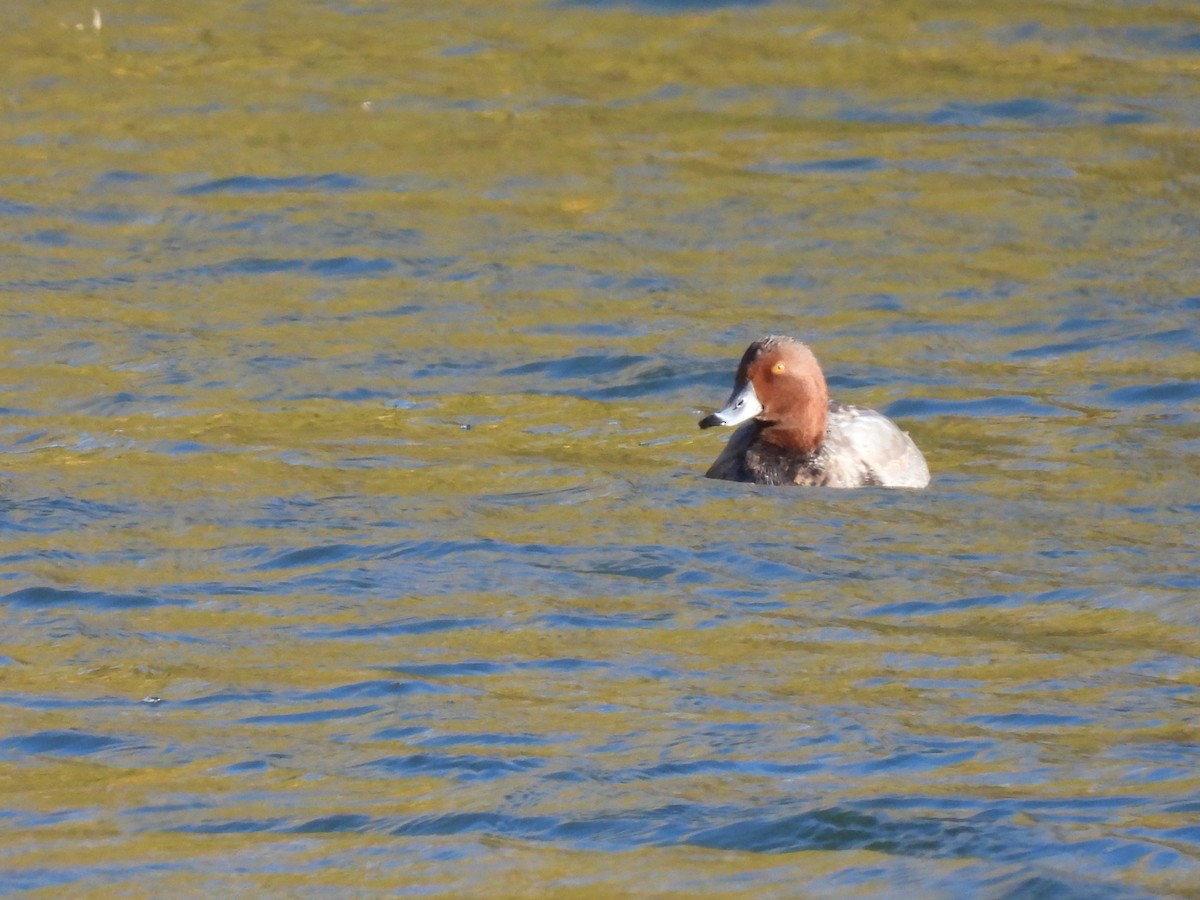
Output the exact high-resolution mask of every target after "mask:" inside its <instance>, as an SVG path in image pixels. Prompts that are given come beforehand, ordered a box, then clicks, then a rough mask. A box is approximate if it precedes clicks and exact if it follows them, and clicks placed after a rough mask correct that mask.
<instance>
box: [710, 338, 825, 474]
mask: <svg viewBox="0 0 1200 900" xmlns="http://www.w3.org/2000/svg"><path fill="white" fill-rule="evenodd" d="M828 413H829V389H828V388H827V387H826V386H825V376H824V375H823V374H822V373H821V366H820V365H819V364H818V363H817V358H816V357H815V356H813V353H812V351H811V350H809V349H808V347H806V346H805V345H804V344H802V343H800V342H799V341H797V340H795V339H793V338H790V337H783V336H781V335H769V336H768V337H764V338H759V339H758V340H757V341H755V342H754V343H753V344H751V345H750V346H749V347H748V348H747V349H746V352H745V353H744V354H743V355H742V361H741V363H740V364H739V365H738V370H737V375H736V376H735V377H734V381H733V393H732V394H730V395H729V402H727V403H726V404H725V406H724V407H723V408H722V409H720V410H718V411H717V412H715V413H713V414H712V415H711V416H706V417H705V418H703V419H701V420H700V427H701V428H711V427H712V426H714V425H738V424H740V423H742V422H745V421H747V420H749V419H757V420H758V421H759V422H761V423H762V425H763V430H762V432H761V437H762V439H763V440H765V441H769V442H770V443H772V444H775V445H776V446H779V447H782V448H784V449H786V450H795V451H797V452H800V453H814V452H816V451H817V450H818V449H820V446H821V444H822V442H823V441H824V440H825V424H826V418H827V416H828Z"/></svg>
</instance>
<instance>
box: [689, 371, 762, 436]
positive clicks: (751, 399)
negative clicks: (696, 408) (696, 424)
mask: <svg viewBox="0 0 1200 900" xmlns="http://www.w3.org/2000/svg"><path fill="white" fill-rule="evenodd" d="M760 412H762V404H761V403H759V402H758V394H756V393H755V392H754V382H752V381H747V382H746V383H745V384H744V385H741V386H739V387H735V388H734V389H733V393H732V394H730V395H729V400H728V401H727V402H726V404H725V405H724V406H723V407H721V408H720V409H718V410H717V411H716V412H715V413H713V414H712V415H711V416H705V417H704V418H703V419H701V420H700V427H701V428H712V427H714V426H716V425H741V424H742V423H743V422H746V421H749V420H750V419H753V418H754V417H755V416H757V415H758V414H759V413H760Z"/></svg>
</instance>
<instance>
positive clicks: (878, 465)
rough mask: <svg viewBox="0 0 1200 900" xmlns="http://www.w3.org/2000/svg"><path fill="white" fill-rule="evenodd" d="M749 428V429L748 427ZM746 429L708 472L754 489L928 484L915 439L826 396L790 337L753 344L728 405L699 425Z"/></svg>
mask: <svg viewBox="0 0 1200 900" xmlns="http://www.w3.org/2000/svg"><path fill="white" fill-rule="evenodd" d="M743 423H744V424H743ZM714 425H741V426H742V427H741V428H739V429H738V430H737V431H735V432H734V433H733V437H731V438H730V439H729V443H727V444H726V445H725V449H724V450H722V451H721V455H720V456H718V457H717V460H716V462H714V463H713V464H712V466H711V467H710V468H709V470H708V471H707V472H706V473H705V476H706V477H707V478H722V479H725V480H726V481H751V482H754V483H756V484H801V485H813V486H824V487H869V486H880V487H908V488H923V487H925V486H926V485H927V484H929V467H928V466H927V465H926V464H925V457H924V456H922V455H921V451H920V450H918V449H917V445H916V444H914V443H913V441H912V438H910V437H909V436H908V435H907V434H905V433H904V432H903V431H901V430H900V429H899V428H898V427H897V426H896V423H895V422H893V421H892V420H891V419H889V418H888V417H887V416H885V415H883V414H882V413H878V412H876V411H875V410H873V409H862V408H860V407H857V406H850V405H849V404H846V403H838V402H837V401H836V400H830V399H829V389H828V388H827V387H826V385H825V376H824V375H823V374H822V373H821V366H820V365H819V364H818V363H817V358H816V357H815V356H813V353H812V351H811V350H809V349H808V347H806V346H805V345H804V344H802V343H800V341H797V340H795V339H793V338H790V337H783V336H782V335H769V336H768V337H764V338H760V339H759V340H757V341H755V342H754V343H753V344H751V345H750V346H749V347H748V348H747V350H746V352H745V354H744V355H743V356H742V361H741V363H739V364H738V369H737V375H736V376H735V377H734V380H733V393H732V394H730V395H729V400H728V402H726V404H725V406H724V407H722V408H721V409H719V410H717V411H716V412H715V413H713V414H712V415H710V416H705V417H704V418H703V419H701V420H700V427H701V428H712V427H713V426H714Z"/></svg>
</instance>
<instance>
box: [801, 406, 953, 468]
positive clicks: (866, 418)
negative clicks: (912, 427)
mask: <svg viewBox="0 0 1200 900" xmlns="http://www.w3.org/2000/svg"><path fill="white" fill-rule="evenodd" d="M822 455H823V456H825V465H826V470H827V472H828V475H829V481H828V484H829V485H830V486H832V487H864V486H867V485H873V484H874V485H880V486H881V487H908V488H923V487H925V486H926V485H928V484H929V467H928V466H927V465H926V463H925V457H924V456H922V455H921V451H920V450H919V449H918V448H917V445H916V444H914V443H913V440H912V438H910V437H909V436H908V435H907V434H906V433H905V432H903V431H901V430H900V428H899V427H898V426H897V425H896V423H895V422H893V421H892V420H891V419H889V418H888V417H887V416H885V415H884V414H883V413H879V412H876V411H875V410H873V409H864V408H862V407H858V406H850V405H849V404H846V403H838V402H836V401H833V402H831V403H830V404H829V426H828V429H827V431H826V438H825V446H824V447H823V448H822Z"/></svg>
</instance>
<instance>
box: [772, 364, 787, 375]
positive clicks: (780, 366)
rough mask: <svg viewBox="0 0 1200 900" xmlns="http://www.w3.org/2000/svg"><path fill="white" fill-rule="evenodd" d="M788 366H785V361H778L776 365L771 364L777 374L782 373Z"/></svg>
mask: <svg viewBox="0 0 1200 900" xmlns="http://www.w3.org/2000/svg"><path fill="white" fill-rule="evenodd" d="M786 368H787V366H785V365H784V364H783V363H781V362H777V363H775V365H773V366H771V371H772V372H774V373H775V374H776V375H782V374H783V371H784V369H786Z"/></svg>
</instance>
